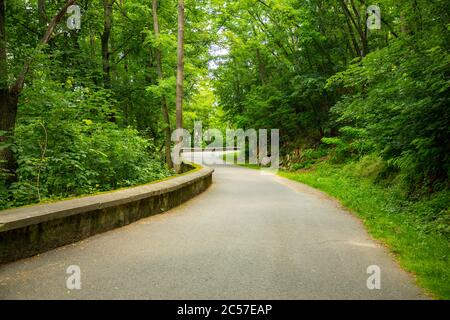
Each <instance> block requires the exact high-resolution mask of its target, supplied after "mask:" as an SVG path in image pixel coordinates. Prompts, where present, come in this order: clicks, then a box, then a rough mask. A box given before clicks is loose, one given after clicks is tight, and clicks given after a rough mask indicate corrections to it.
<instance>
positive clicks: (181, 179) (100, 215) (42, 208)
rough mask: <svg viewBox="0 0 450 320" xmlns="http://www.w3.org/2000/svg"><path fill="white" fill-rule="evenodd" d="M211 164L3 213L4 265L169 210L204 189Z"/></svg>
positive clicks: (0, 247)
mask: <svg viewBox="0 0 450 320" xmlns="http://www.w3.org/2000/svg"><path fill="white" fill-rule="evenodd" d="M213 171H214V170H212V169H210V168H206V167H204V168H201V169H200V170H197V171H193V172H190V173H189V172H188V173H186V174H184V175H181V176H178V177H175V178H172V179H169V180H166V181H162V182H157V183H152V184H147V185H143V186H139V187H133V188H128V189H124V190H118V191H113V192H109V193H105V194H100V195H95V196H88V197H82V198H76V199H71V200H65V201H59V202H55V203H51V204H40V205H35V206H30V207H23V208H17V209H10V210H4V211H0V264H1V263H6V262H11V261H14V260H18V259H21V258H25V257H30V256H33V255H35V254H38V253H41V252H44V251H48V250H50V249H54V248H56V247H59V246H62V245H66V244H69V243H73V242H76V241H79V240H82V239H84V238H87V237H89V236H92V235H94V234H97V233H100V232H104V231H108V230H111V229H114V228H118V227H121V226H124V225H127V224H129V223H131V222H133V221H136V220H139V219H141V218H145V217H148V216H151V215H154V214H157V213H161V212H164V211H167V210H169V209H171V208H173V207H175V206H178V205H180V204H181V203H183V202H185V201H187V200H189V199H191V198H192V197H194V196H196V195H198V194H199V193H201V192H203V191H204V190H206V189H207V188H208V187H209V186H210V185H211V183H212V173H213Z"/></svg>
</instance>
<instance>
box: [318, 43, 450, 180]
mask: <svg viewBox="0 0 450 320" xmlns="http://www.w3.org/2000/svg"><path fill="white" fill-rule="evenodd" d="M408 41H411V39H408V40H398V41H396V42H394V43H393V44H391V46H390V47H387V48H385V49H383V50H379V51H377V52H374V53H371V54H369V55H368V56H367V57H366V58H365V59H364V60H363V61H362V62H360V63H358V64H356V65H352V66H350V67H349V69H348V70H346V71H345V72H342V73H339V74H337V75H336V76H334V77H332V78H331V79H330V81H329V86H330V87H331V86H334V87H342V88H345V89H346V90H348V91H349V93H348V94H346V95H345V96H344V97H343V99H342V100H341V102H340V103H338V104H336V106H335V107H334V108H333V110H332V112H333V113H334V114H335V115H336V117H337V121H338V123H341V124H345V125H347V126H351V127H352V128H353V129H352V130H363V131H364V132H365V133H366V134H365V137H364V140H365V141H367V142H366V144H367V147H369V150H367V151H371V150H372V151H377V152H379V153H380V154H381V155H382V156H383V158H384V159H386V160H387V161H388V162H389V164H390V165H391V166H393V167H395V168H397V169H399V170H400V171H401V172H402V174H403V175H404V178H405V179H407V180H408V181H409V184H410V186H411V187H414V186H428V187H430V186H431V185H436V184H437V183H440V182H443V181H445V180H447V179H448V172H449V168H450V167H449V164H450V162H449V158H448V157H449V154H450V153H449V151H450V149H449V143H448V137H449V134H450V131H449V126H448V123H450V119H449V114H448V105H449V104H450V95H449V89H450V87H449V78H448V69H449V67H450V54H449V53H448V52H447V51H445V50H443V48H442V47H440V46H439V45H437V46H434V47H433V48H431V49H427V47H428V45H429V43H428V42H424V41H420V40H418V41H416V43H415V44H414V46H413V47H409V45H410V43H409V42H408ZM419 65H420V66H421V67H420V68H419V69H418V68H417V66H419ZM344 128H345V127H344ZM341 132H342V129H341ZM347 135H348V132H342V136H343V137H346V136H347ZM324 142H325V143H327V142H329V141H328V140H324ZM346 146H348V147H350V145H349V144H346ZM362 147H363V149H366V148H365V147H364V146H362ZM342 148H343V145H342V144H337V150H338V151H337V152H341V151H342ZM347 151H349V150H347Z"/></svg>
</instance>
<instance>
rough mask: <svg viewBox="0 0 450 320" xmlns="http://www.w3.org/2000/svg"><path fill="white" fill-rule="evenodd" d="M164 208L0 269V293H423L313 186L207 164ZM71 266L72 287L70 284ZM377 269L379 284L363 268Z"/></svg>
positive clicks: (394, 295) (242, 296)
mask: <svg viewBox="0 0 450 320" xmlns="http://www.w3.org/2000/svg"><path fill="white" fill-rule="evenodd" d="M215 169H216V172H215V174H214V183H213V185H212V186H211V187H210V188H209V189H208V190H207V191H206V192H204V193H203V194H201V195H200V196H198V197H196V198H195V199H192V200H191V201H189V202H187V203H185V204H183V205H182V206H180V207H178V208H176V209H174V210H171V211H169V212H167V213H164V214H161V215H157V216H153V217H150V218H147V219H143V220H140V221H138V222H136V223H134V224H131V225H129V226H126V227H123V228H120V229H116V230H112V231H109V232H106V233H103V234H100V235H96V236H94V237H91V238H89V239H86V240H84V241H81V242H79V243H75V244H72V245H68V246H65V247H62V248H59V249H56V250H53V251H50V252H47V253H44V254H41V255H39V256H36V257H33V258H29V259H24V260H21V261H17V262H14V263H11V264H7V265H3V266H0V299H423V298H426V296H425V295H424V294H423V292H422V291H421V290H420V289H419V288H418V287H417V286H416V285H415V284H414V279H413V278H412V276H410V275H409V274H407V273H406V272H405V271H403V270H402V269H400V267H399V266H398V265H397V263H396V262H395V261H394V259H393V257H392V256H391V255H390V254H389V253H388V251H387V250H386V249H385V248H384V247H383V246H381V245H379V244H378V243H377V242H375V241H373V240H371V238H370V236H369V235H368V234H367V232H366V231H365V229H364V227H363V226H362V223H361V222H360V221H359V220H358V219H357V218H355V217H354V216H352V215H351V214H350V213H348V212H346V211H345V210H343V209H342V208H340V206H339V204H337V203H336V202H335V201H333V200H331V199H329V198H328V197H327V196H325V195H323V194H322V193H320V192H318V191H316V190H314V189H311V188H309V187H306V186H303V185H301V184H297V183H294V182H291V181H288V180H285V179H282V178H280V177H277V176H273V175H272V176H271V175H261V174H260V172H258V171H256V170H251V169H245V168H240V167H233V166H221V165H218V166H215ZM70 265H77V266H79V267H80V270H81V289H80V290H69V289H67V287H66V280H67V278H68V277H69V274H67V273H66V270H67V268H68V267H69V266H70ZM371 265H376V266H379V268H380V271H381V277H380V284H381V288H380V289H374V290H369V289H368V287H367V279H368V277H369V276H370V274H368V273H367V268H368V267H369V266H371Z"/></svg>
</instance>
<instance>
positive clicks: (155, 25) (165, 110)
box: [152, 0, 173, 168]
mask: <svg viewBox="0 0 450 320" xmlns="http://www.w3.org/2000/svg"><path fill="white" fill-rule="evenodd" d="M152 9H153V10H152V14H153V30H154V32H155V37H156V43H157V48H156V69H157V72H158V79H159V80H160V81H162V80H163V79H164V74H163V68H162V53H161V44H160V39H159V23H158V0H153V3H152ZM161 111H162V114H163V118H164V122H165V126H166V127H165V129H164V133H165V157H166V163H167V165H168V166H169V167H170V168H172V167H173V163H172V157H171V152H170V145H171V131H172V130H171V127H170V117H169V108H168V106H167V99H166V96H165V95H164V92H163V93H162V94H161Z"/></svg>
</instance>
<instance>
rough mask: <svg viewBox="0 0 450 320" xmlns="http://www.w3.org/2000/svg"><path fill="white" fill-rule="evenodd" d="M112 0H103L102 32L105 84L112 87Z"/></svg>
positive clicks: (106, 86)
mask: <svg viewBox="0 0 450 320" xmlns="http://www.w3.org/2000/svg"><path fill="white" fill-rule="evenodd" d="M112 4H113V3H112V1H111V0H103V10H104V21H103V34H102V61H103V86H104V87H105V88H110V87H111V66H110V61H109V55H110V52H109V38H110V36H111V27H112V14H113V10H112Z"/></svg>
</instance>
